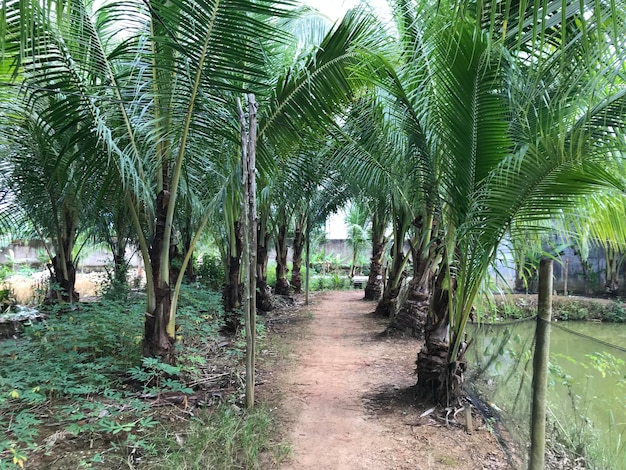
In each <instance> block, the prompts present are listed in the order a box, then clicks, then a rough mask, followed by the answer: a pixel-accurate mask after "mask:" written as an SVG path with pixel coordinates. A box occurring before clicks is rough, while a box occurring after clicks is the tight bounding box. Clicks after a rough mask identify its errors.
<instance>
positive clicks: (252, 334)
mask: <svg viewBox="0 0 626 470" xmlns="http://www.w3.org/2000/svg"><path fill="white" fill-rule="evenodd" d="M237 111H238V113H239V120H240V125H241V169H242V174H241V185H242V193H243V208H242V209H243V210H242V214H241V224H242V227H243V239H244V242H243V253H242V264H243V272H244V283H243V284H244V323H245V329H246V383H245V388H246V391H245V406H246V408H253V407H254V382H255V362H256V249H257V246H256V245H257V235H256V226H257V223H256V177H255V175H256V138H257V132H256V125H257V119H256V116H257V103H256V100H255V96H254V95H253V94H252V93H250V94H248V120H247V122H246V116H245V114H244V111H243V107H242V105H241V101H240V100H237ZM246 124H247V126H246ZM246 127H247V129H246Z"/></svg>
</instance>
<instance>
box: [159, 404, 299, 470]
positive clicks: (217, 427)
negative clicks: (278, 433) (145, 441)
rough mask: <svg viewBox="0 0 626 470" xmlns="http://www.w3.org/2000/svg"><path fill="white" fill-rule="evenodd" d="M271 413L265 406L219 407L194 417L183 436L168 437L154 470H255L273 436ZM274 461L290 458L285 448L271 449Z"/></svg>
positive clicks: (283, 446) (259, 464)
mask: <svg viewBox="0 0 626 470" xmlns="http://www.w3.org/2000/svg"><path fill="white" fill-rule="evenodd" d="M272 422H273V419H272V416H271V412H270V411H269V409H268V408H266V407H263V406H261V407H257V408H254V409H252V410H250V411H244V410H241V409H240V408H239V407H237V406H236V405H229V404H227V403H224V404H221V405H220V406H219V407H218V408H217V409H215V410H211V411H204V412H202V413H201V414H200V416H198V417H197V418H194V419H193V421H192V422H191V423H190V425H189V426H188V427H187V429H186V430H185V431H184V432H183V433H174V435H173V436H172V435H170V436H168V437H169V438H168V440H167V441H166V445H168V446H169V448H168V451H167V452H166V453H165V456H164V458H162V459H159V460H157V461H156V462H155V463H154V465H153V466H152V468H154V469H163V470H169V469H173V468H176V469H180V470H186V469H198V470H200V469H207V468H215V469H258V468H261V459H260V457H261V454H262V453H263V452H265V451H267V450H268V449H269V448H270V446H271V444H270V442H271V438H272V435H273V429H272ZM273 450H274V452H273V454H274V458H275V460H276V461H280V460H282V459H284V458H285V457H287V456H288V455H289V452H290V449H289V447H288V446H285V445H277V446H274V449H273Z"/></svg>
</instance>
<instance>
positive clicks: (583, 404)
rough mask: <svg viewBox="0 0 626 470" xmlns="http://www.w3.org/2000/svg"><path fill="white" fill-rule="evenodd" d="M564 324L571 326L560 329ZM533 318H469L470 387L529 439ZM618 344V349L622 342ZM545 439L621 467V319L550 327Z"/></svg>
mask: <svg viewBox="0 0 626 470" xmlns="http://www.w3.org/2000/svg"><path fill="white" fill-rule="evenodd" d="M563 328H566V329H567V330H569V331H565V330H564V329H563ZM534 330H535V322H534V321H527V322H521V323H515V324H509V325H482V326H480V327H476V326H474V325H472V326H471V327H470V331H469V337H470V338H473V344H472V346H471V348H470V351H469V352H468V362H469V364H470V369H469V374H468V379H469V383H470V387H471V388H473V389H474V390H475V391H476V393H477V394H479V395H480V396H481V397H482V398H483V399H485V400H486V401H488V402H491V403H492V406H494V409H496V410H500V414H501V415H502V416H503V419H504V420H505V422H507V421H508V422H507V425H508V426H509V427H510V428H512V430H513V434H514V435H515V436H516V437H517V439H518V440H520V441H521V442H522V443H523V442H527V439H528V428H529V421H530V403H531V394H530V388H531V382H532V355H533V351H534ZM622 348H623V349H622ZM550 369H551V371H550V385H549V392H548V396H549V409H548V414H549V417H550V418H549V423H550V424H549V428H548V429H547V435H548V438H556V437H557V436H559V439H560V440H566V441H569V442H570V444H571V447H573V448H576V447H579V448H580V447H581V443H582V445H583V446H584V447H586V449H587V450H586V451H585V452H587V454H588V455H590V456H593V457H594V458H595V459H596V463H595V464H594V465H591V466H590V467H591V468H602V469H607V470H608V469H626V443H625V441H626V325H624V324H612V323H593V322H557V323H553V324H552V327H551V341H550Z"/></svg>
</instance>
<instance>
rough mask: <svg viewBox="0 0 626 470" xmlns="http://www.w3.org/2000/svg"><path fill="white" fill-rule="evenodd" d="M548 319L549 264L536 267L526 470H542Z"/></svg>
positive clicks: (543, 459) (548, 352)
mask: <svg viewBox="0 0 626 470" xmlns="http://www.w3.org/2000/svg"><path fill="white" fill-rule="evenodd" d="M551 318H552V260H551V259H548V258H543V259H542V260H541V262H540V264H539V298H538V306H537V333H536V343H535V357H534V360H533V404H532V417H531V424H530V465H529V467H528V468H529V469H530V470H543V468H544V461H545V453H546V452H545V451H546V395H547V388H548V362H549V356H550V319H551Z"/></svg>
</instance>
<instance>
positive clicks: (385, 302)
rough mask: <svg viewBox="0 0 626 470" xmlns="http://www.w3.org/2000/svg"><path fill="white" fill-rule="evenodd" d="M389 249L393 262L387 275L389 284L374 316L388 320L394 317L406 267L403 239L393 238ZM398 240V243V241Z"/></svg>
mask: <svg viewBox="0 0 626 470" xmlns="http://www.w3.org/2000/svg"><path fill="white" fill-rule="evenodd" d="M395 240H396V241H394V244H393V246H392V247H391V256H392V259H393V262H392V264H391V271H390V273H389V282H388V283H387V287H386V289H385V290H384V292H383V296H382V298H381V299H380V300H379V301H378V304H377V305H376V311H375V314H376V315H378V316H381V317H385V318H389V317H392V316H393V315H395V309H396V302H397V299H398V295H399V294H400V287H401V284H402V279H403V278H404V266H405V265H406V261H407V256H405V254H404V238H401V239H398V238H395ZM398 240H399V241H398Z"/></svg>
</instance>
